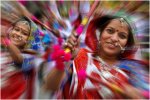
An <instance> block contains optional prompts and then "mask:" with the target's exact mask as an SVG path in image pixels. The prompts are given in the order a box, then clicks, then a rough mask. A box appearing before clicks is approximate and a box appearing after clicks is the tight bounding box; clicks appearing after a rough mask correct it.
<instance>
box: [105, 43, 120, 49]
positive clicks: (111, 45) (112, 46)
mask: <svg viewBox="0 0 150 100" xmlns="http://www.w3.org/2000/svg"><path fill="white" fill-rule="evenodd" d="M106 43H107V44H108V47H109V48H111V49H115V48H116V47H117V46H118V44H117V43H111V42H106Z"/></svg>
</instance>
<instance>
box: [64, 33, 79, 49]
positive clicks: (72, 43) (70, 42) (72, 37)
mask: <svg viewBox="0 0 150 100" xmlns="http://www.w3.org/2000/svg"><path fill="white" fill-rule="evenodd" d="M77 44H78V41H77V35H76V33H75V32H73V33H72V34H71V35H70V36H69V37H68V39H67V41H66V43H65V45H66V46H67V47H69V48H70V49H72V50H73V49H74V48H75V46H77Z"/></svg>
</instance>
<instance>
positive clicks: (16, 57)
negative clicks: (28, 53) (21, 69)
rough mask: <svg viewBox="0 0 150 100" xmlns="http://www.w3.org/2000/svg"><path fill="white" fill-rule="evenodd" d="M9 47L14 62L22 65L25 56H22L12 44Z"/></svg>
mask: <svg viewBox="0 0 150 100" xmlns="http://www.w3.org/2000/svg"><path fill="white" fill-rule="evenodd" d="M7 47H8V50H9V52H10V55H11V57H12V58H13V60H14V62H16V63H18V64H21V63H22V62H23V56H22V55H21V52H20V50H19V49H18V48H17V47H16V46H15V45H13V44H12V43H10V44H9V45H8V46H7Z"/></svg>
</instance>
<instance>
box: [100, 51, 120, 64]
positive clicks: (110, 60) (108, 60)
mask: <svg viewBox="0 0 150 100" xmlns="http://www.w3.org/2000/svg"><path fill="white" fill-rule="evenodd" d="M99 57H100V58H102V59H103V60H104V61H105V62H106V63H107V64H109V65H114V64H116V63H117V62H118V59H117V56H110V55H106V54H104V53H99Z"/></svg>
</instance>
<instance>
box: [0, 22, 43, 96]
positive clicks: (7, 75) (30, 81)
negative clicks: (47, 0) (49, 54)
mask: <svg viewBox="0 0 150 100" xmlns="http://www.w3.org/2000/svg"><path fill="white" fill-rule="evenodd" d="M25 49H26V50H27V49H31V50H35V51H41V50H42V43H41V40H40V38H39V30H38V28H37V26H36V24H34V23H33V22H32V21H31V32H30V37H29V39H28V43H27V45H26V46H25ZM39 53H40V52H39ZM14 55H15V54H14ZM21 55H22V57H23V62H22V63H21V64H17V63H15V62H14V61H13V59H12V57H11V55H10V53H9V51H8V49H7V48H6V47H4V46H3V45H1V52H0V57H1V63H0V64H1V76H0V77H1V98H2V99H19V98H27V99H32V98H33V96H34V88H33V87H34V83H35V82H34V81H35V68H34V67H35V60H34V59H35V57H36V55H32V54H29V53H21Z"/></svg>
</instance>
